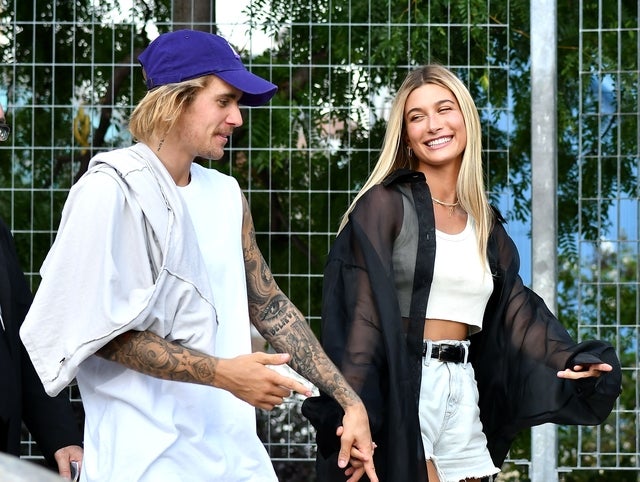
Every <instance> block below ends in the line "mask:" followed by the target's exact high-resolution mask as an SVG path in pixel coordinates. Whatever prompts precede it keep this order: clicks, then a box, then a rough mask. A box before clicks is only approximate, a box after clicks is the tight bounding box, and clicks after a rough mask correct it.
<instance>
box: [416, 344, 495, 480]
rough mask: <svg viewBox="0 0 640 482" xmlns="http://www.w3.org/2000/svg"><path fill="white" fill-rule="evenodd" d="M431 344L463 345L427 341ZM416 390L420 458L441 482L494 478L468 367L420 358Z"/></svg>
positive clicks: (472, 379) (471, 367)
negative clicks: (418, 386) (418, 385)
mask: <svg viewBox="0 0 640 482" xmlns="http://www.w3.org/2000/svg"><path fill="white" fill-rule="evenodd" d="M427 343H428V345H427V350H426V353H429V354H430V353H431V344H437V343H452V344H464V345H466V346H467V347H468V345H469V342H468V341H455V340H439V341H438V342H431V341H429V340H427ZM422 361H423V363H422V383H421V385H420V407H419V412H420V413H419V415H420V431H421V433H422V443H423V445H424V452H425V457H426V459H427V460H431V461H432V462H433V464H434V465H435V467H436V469H437V470H438V474H439V476H440V481H441V482H445V481H446V482H458V481H460V480H464V479H466V478H474V477H475V478H483V477H488V476H493V475H494V474H496V473H498V472H500V469H499V468H497V467H495V466H494V465H493V462H492V461H491V456H490V455H489V450H488V449H487V438H486V437H485V435H484V433H483V432H482V423H481V422H480V409H479V408H478V387H477V385H476V380H475V377H474V373H473V366H471V363H465V362H462V363H454V362H442V361H438V360H437V359H434V358H431V357H429V356H425V357H424V358H423V360H422Z"/></svg>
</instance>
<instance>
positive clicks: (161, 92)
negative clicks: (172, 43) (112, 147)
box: [129, 76, 211, 144]
mask: <svg viewBox="0 0 640 482" xmlns="http://www.w3.org/2000/svg"><path fill="white" fill-rule="evenodd" d="M210 81H211V76H204V77H197V78H195V79H191V80H185V81H183V82H178V83H174V84H166V85H162V86H160V87H156V88H155V89H152V90H150V91H148V92H147V94H146V95H145V96H144V97H143V98H142V100H141V101H140V102H139V103H138V105H137V106H136V108H135V109H134V110H133V113H132V114H131V117H130V118H129V132H131V134H132V135H133V138H134V139H136V140H137V141H140V142H144V143H145V144H149V142H150V141H151V140H152V139H156V140H162V139H163V138H164V136H165V135H166V133H167V132H169V131H170V130H171V128H172V127H173V126H174V125H175V123H176V121H177V120H178V119H179V118H180V116H181V115H182V113H183V112H184V110H185V109H186V108H187V107H188V106H189V105H191V103H192V102H193V100H194V99H195V97H196V94H197V93H198V92H199V91H200V90H202V89H204V88H205V87H206V86H207V85H208V84H209V82H210Z"/></svg>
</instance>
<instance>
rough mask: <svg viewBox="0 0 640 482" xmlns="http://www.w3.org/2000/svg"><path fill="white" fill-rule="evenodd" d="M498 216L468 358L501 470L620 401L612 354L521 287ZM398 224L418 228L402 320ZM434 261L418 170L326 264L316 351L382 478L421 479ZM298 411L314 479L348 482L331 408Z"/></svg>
mask: <svg viewBox="0 0 640 482" xmlns="http://www.w3.org/2000/svg"><path fill="white" fill-rule="evenodd" d="M496 218H497V222H496V223H495V225H494V227H493V229H492V232H491V235H490V239H489V245H488V254H489V262H490V266H491V271H492V274H493V277H494V289H493V294H492V296H491V298H490V300H489V302H488V305H487V308H486V311H485V315H484V321H483V328H482V331H481V332H480V333H478V334H476V335H473V336H472V337H471V349H470V360H471V362H472V363H473V366H474V370H475V373H476V379H477V383H478V390H479V392H480V401H479V405H480V414H481V420H482V423H483V427H484V431H485V433H486V435H487V439H488V446H489V451H490V453H491V456H492V458H493V461H494V463H495V464H496V466H498V467H499V466H501V465H502V463H503V461H504V459H505V457H506V455H507V452H508V450H509V447H510V445H511V442H512V441H513V439H514V437H515V436H516V435H517V433H518V432H519V431H521V430H522V429H524V428H527V427H531V426H534V425H539V424H543V423H547V422H553V423H560V424H580V425H595V424H599V423H601V422H602V421H603V420H604V419H605V418H606V417H607V416H608V414H609V413H610V412H611V410H612V408H613V404H614V403H615V400H616V398H617V397H618V395H619V394H620V385H621V371H620V363H619V361H618V358H617V356H616V354H615V350H614V349H613V347H611V346H610V345H609V344H607V343H605V342H601V341H588V342H584V343H579V344H578V343H576V342H574V341H573V340H572V339H571V337H570V336H569V334H568V333H567V331H566V329H565V328H564V327H563V326H562V325H561V323H560V322H559V321H558V320H557V318H556V317H555V316H554V315H553V314H552V313H551V312H550V311H549V310H548V308H547V307H546V306H545V304H544V302H543V300H542V299H541V298H540V297H538V296H537V295H536V294H535V293H533V292H532V291H531V290H530V289H528V288H527V287H526V286H524V284H523V283H522V280H521V278H520V276H519V274H518V271H519V264H520V261H519V257H518V253H517V250H516V247H515V244H514V243H513V241H512V240H511V238H510V237H509V236H508V235H507V233H506V231H505V230H504V228H503V226H502V222H503V220H502V218H501V217H500V216H499V214H498V213H497V212H496ZM403 223H404V224H407V225H408V226H411V229H414V228H415V236H411V238H413V239H414V240H415V241H414V244H413V245H412V247H411V249H410V251H411V252H410V253H409V255H410V256H413V257H414V258H415V273H414V281H413V289H412V298H411V308H410V315H409V318H408V319H407V318H404V319H403V318H402V317H401V315H400V308H399V303H398V296H397V291H396V286H395V282H394V276H393V273H394V272H393V262H392V257H393V249H394V243H395V242H396V240H397V238H398V235H399V234H400V231H401V229H402V228H403ZM406 228H407V226H405V229H406ZM413 251H415V253H413ZM434 259H435V222H434V218H433V206H432V204H431V195H430V192H429V188H428V186H427V184H426V182H425V178H424V176H423V175H422V174H421V173H417V172H414V171H408V170H400V171H397V172H395V173H393V174H392V175H391V176H389V178H387V179H386V180H385V181H384V182H383V183H382V184H380V185H378V186H375V187H374V188H372V189H371V190H369V191H368V192H367V193H366V194H365V195H364V196H363V197H362V198H361V199H360V200H359V201H358V203H357V205H356V208H355V209H354V211H353V212H352V213H351V215H350V217H349V223H348V224H347V226H346V227H345V228H344V229H343V230H342V231H341V233H340V234H339V236H338V237H337V238H336V241H335V243H334V245H333V246H332V248H331V252H330V253H329V257H328V260H327V263H326V266H325V272H324V287H323V308H322V310H323V311H322V344H323V347H324V349H325V350H326V352H327V354H328V355H329V356H330V357H331V359H332V360H333V361H334V362H335V363H336V365H337V366H338V367H339V368H340V369H341V371H342V372H343V374H344V375H345V377H346V379H347V380H348V381H349V383H350V384H351V385H352V386H353V387H354V389H355V390H356V391H357V392H358V394H359V395H360V396H361V398H362V400H363V402H364V403H365V406H366V407H367V411H368V414H369V421H370V424H371V432H372V435H373V440H374V441H375V442H376V444H377V446H378V447H377V448H376V451H375V456H374V460H375V465H376V473H377V474H378V476H379V478H380V480H381V481H400V482H404V481H406V482H413V481H418V482H423V481H426V480H427V475H426V470H425V459H424V452H423V448H422V441H421V438H420V423H419V419H418V397H419V392H420V381H421V380H420V379H421V365H420V364H421V360H422V333H423V328H424V314H425V312H426V303H427V299H428V295H429V289H430V286H431V280H432V275H433V264H434ZM600 361H604V362H606V363H609V364H611V365H612V366H613V367H614V370H613V371H612V372H610V373H606V374H604V375H602V376H601V377H599V378H589V379H582V380H579V381H571V380H563V379H560V378H558V377H557V376H556V372H557V371H558V370H563V369H565V368H568V367H572V366H573V365H574V364H576V363H597V362H600ZM303 414H304V415H305V416H306V417H307V418H309V420H310V421H311V423H312V424H313V425H314V427H315V428H316V429H317V436H316V438H317V444H318V454H317V461H316V467H317V473H318V480H319V481H331V482H334V481H338V480H346V477H344V475H343V473H342V472H343V471H342V470H340V469H338V467H337V452H338V450H339V440H338V438H337V437H336V435H335V431H336V428H337V427H338V425H340V424H341V419H342V410H341V409H340V407H339V405H338V404H337V403H336V402H334V401H333V400H332V399H331V398H330V397H329V396H327V395H326V394H324V393H321V395H320V396H319V397H312V398H309V399H307V400H306V401H305V402H304V404H303ZM364 479H366V476H365V477H364Z"/></svg>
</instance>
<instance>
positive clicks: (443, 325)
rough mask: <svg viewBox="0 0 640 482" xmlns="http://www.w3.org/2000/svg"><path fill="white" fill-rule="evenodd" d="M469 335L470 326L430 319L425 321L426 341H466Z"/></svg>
mask: <svg viewBox="0 0 640 482" xmlns="http://www.w3.org/2000/svg"><path fill="white" fill-rule="evenodd" d="M468 333H469V326H468V325H467V324H466V323H459V322H457V321H450V320H434V319H430V318H427V319H425V320H424V339H425V340H433V341H438V340H466V339H467V334H468Z"/></svg>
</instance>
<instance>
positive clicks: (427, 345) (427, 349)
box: [422, 340, 433, 367]
mask: <svg viewBox="0 0 640 482" xmlns="http://www.w3.org/2000/svg"><path fill="white" fill-rule="evenodd" d="M422 343H423V350H424V353H427V355H425V356H423V357H422V359H423V363H424V366H426V367H428V366H429V365H430V364H431V349H432V347H433V341H432V340H424V341H423V342H422Z"/></svg>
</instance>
